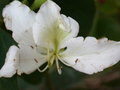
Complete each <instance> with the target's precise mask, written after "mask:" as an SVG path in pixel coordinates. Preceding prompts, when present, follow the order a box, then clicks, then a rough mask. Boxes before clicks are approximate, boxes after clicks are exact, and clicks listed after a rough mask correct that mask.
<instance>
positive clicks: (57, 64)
mask: <svg viewBox="0 0 120 90" xmlns="http://www.w3.org/2000/svg"><path fill="white" fill-rule="evenodd" d="M56 66H57V71H58V74H60V75H61V74H62V70H61V67H60V66H59V62H58V59H57V58H56Z"/></svg>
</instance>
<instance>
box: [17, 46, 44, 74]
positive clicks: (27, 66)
mask: <svg viewBox="0 0 120 90" xmlns="http://www.w3.org/2000/svg"><path fill="white" fill-rule="evenodd" d="M19 47H20V61H19V67H18V71H17V73H18V74H19V75H21V74H22V73H26V74H30V73H32V72H34V71H35V70H36V69H38V68H39V67H40V66H41V65H43V64H44V63H45V62H46V58H45V56H42V55H41V54H40V53H37V52H36V47H34V46H27V45H19Z"/></svg>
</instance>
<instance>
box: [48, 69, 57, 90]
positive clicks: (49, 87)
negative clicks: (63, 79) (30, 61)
mask: <svg viewBox="0 0 120 90" xmlns="http://www.w3.org/2000/svg"><path fill="white" fill-rule="evenodd" d="M46 88H47V89H49V90H55V89H54V87H53V84H52V80H51V76H50V73H49V71H47V72H46Z"/></svg>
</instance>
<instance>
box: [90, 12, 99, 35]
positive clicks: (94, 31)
mask: <svg viewBox="0 0 120 90" xmlns="http://www.w3.org/2000/svg"><path fill="white" fill-rule="evenodd" d="M98 18H99V12H98V11H96V13H95V16H94V19H93V24H92V28H91V31H90V33H89V35H90V36H94V35H95V33H96V25H97V22H98Z"/></svg>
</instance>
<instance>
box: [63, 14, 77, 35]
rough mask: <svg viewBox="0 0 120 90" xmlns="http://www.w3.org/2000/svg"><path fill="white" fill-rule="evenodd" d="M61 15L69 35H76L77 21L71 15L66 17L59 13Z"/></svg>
mask: <svg viewBox="0 0 120 90" xmlns="http://www.w3.org/2000/svg"><path fill="white" fill-rule="evenodd" d="M61 17H62V19H63V22H65V23H64V25H66V26H67V27H68V28H67V29H68V30H70V31H69V32H70V34H69V37H76V36H77V35H78V32H79V24H78V22H77V21H75V20H74V19H73V18H71V17H66V16H65V15H63V14H61Z"/></svg>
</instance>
